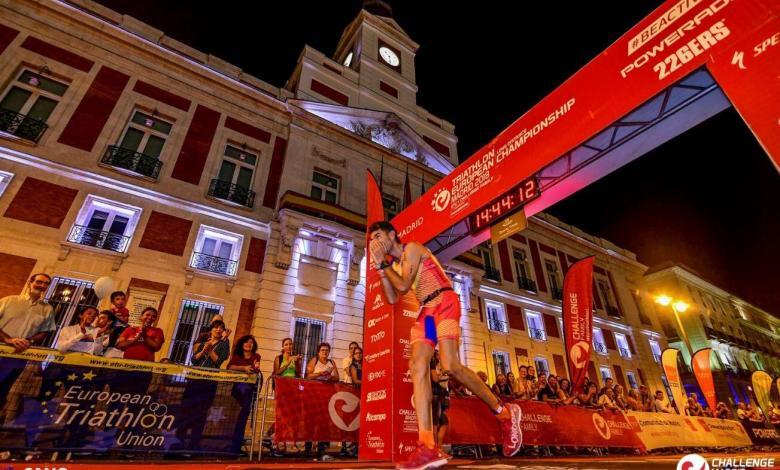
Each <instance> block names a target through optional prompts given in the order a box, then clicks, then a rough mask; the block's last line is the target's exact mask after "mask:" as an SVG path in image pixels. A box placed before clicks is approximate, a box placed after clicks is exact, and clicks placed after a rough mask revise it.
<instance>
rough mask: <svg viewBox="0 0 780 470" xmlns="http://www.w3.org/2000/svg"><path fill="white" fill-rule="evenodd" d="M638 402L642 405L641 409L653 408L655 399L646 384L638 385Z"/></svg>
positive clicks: (650, 409)
mask: <svg viewBox="0 0 780 470" xmlns="http://www.w3.org/2000/svg"><path fill="white" fill-rule="evenodd" d="M639 402H640V404H641V405H642V410H641V411H653V410H654V407H655V401H654V400H653V397H651V396H650V391H649V390H648V389H647V386H645V385H640V386H639Z"/></svg>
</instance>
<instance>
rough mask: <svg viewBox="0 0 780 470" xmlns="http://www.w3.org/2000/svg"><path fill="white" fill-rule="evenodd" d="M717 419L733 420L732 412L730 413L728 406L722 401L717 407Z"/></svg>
mask: <svg viewBox="0 0 780 470" xmlns="http://www.w3.org/2000/svg"><path fill="white" fill-rule="evenodd" d="M715 417H716V418H720V419H729V418H731V412H730V411H729V408H728V406H726V404H725V403H723V402H722V401H721V402H718V404H717V406H715Z"/></svg>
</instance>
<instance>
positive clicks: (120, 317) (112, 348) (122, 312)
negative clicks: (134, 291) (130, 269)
mask: <svg viewBox="0 0 780 470" xmlns="http://www.w3.org/2000/svg"><path fill="white" fill-rule="evenodd" d="M126 302H127V296H126V295H125V293H124V292H122V291H117V292H114V293H113V294H111V311H112V312H114V317H115V319H114V324H113V325H112V327H111V333H110V334H109V336H108V348H107V349H106V351H105V354H104V356H106V357H124V351H122V350H121V349H119V348H117V347H116V343H117V341H119V337H120V336H121V335H122V333H124V331H125V330H126V329H127V328H128V327H129V326H130V323H129V322H130V311H129V310H128V309H127V308H126V307H125V303H126Z"/></svg>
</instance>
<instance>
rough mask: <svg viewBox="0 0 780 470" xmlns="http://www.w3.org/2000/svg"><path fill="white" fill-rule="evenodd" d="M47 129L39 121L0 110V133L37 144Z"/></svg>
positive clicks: (44, 124)
mask: <svg viewBox="0 0 780 470" xmlns="http://www.w3.org/2000/svg"><path fill="white" fill-rule="evenodd" d="M48 128H49V126H48V125H46V123H45V122H43V121H41V120H40V119H35V118H31V117H28V116H26V115H24V114H19V113H17V112H16V111H11V110H10V109H2V108H0V131H3V132H8V133H9V134H13V135H15V136H17V137H21V138H22V139H27V140H30V141H32V142H35V143H37V142H38V141H39V140H40V139H41V136H42V135H43V133H44V132H46V129H48Z"/></svg>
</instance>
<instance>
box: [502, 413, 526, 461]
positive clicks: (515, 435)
mask: <svg viewBox="0 0 780 470" xmlns="http://www.w3.org/2000/svg"><path fill="white" fill-rule="evenodd" d="M505 406H506V407H507V409H508V410H509V416H510V417H509V418H505V419H502V420H499V422H500V424H501V437H502V439H503V443H502V444H503V445H502V449H503V452H504V457H512V456H513V455H515V454H516V453H517V451H519V450H520V447H521V446H522V445H523V431H522V429H520V422H521V420H522V418H523V410H522V409H521V408H520V406H519V405H517V404H515V403H509V404H507V405H505Z"/></svg>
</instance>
